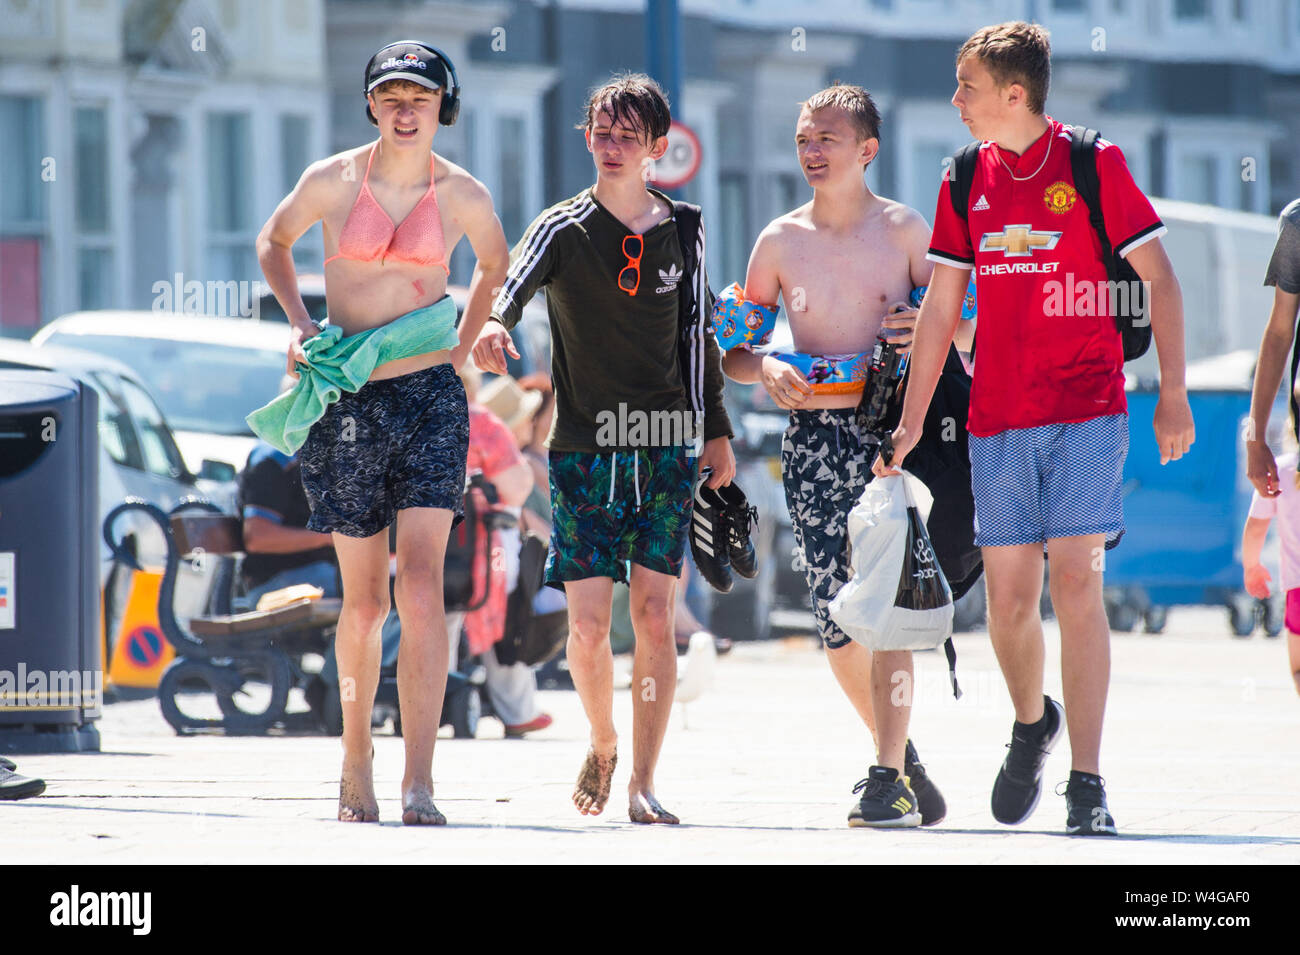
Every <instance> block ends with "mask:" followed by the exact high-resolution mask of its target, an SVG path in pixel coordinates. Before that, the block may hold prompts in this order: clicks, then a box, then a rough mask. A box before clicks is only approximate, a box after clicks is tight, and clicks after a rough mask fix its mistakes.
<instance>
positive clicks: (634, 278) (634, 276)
mask: <svg viewBox="0 0 1300 955" xmlns="http://www.w3.org/2000/svg"><path fill="white" fill-rule="evenodd" d="M629 242H631V243H632V247H633V248H634V249H635V250H636V251H635V252H629V251H628V248H627V244H628V243H629ZM644 252H645V240H644V239H642V238H641V236H639V235H625V236H623V254H624V255H626V256H627V265H625V266H623V270H622V271H621V272H619V273H618V287H619V288H621V289H622V290H623V291H624V292H627V294H628V295H635V294H636V290H637V289H638V288H640V287H641V256H642V254H643V253H644Z"/></svg>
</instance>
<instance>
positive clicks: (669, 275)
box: [655, 263, 682, 295]
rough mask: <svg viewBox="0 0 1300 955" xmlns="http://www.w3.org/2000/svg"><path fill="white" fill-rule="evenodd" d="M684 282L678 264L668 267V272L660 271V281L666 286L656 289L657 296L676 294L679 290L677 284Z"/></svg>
mask: <svg viewBox="0 0 1300 955" xmlns="http://www.w3.org/2000/svg"><path fill="white" fill-rule="evenodd" d="M681 280H682V271H681V269H679V268H678V267H677V264H676V263H673V264H671V265H669V266H668V271H666V272H665V271H664V270H663V269H660V270H659V281H660V282H663V283H664V284H663V285H661V286H659V287H658V288H657V289H655V294H657V295H662V294H663V293H665V292H674V291H676V290H677V283H678V282H680V281H681Z"/></svg>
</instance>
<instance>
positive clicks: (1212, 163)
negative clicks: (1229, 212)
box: [1177, 153, 1219, 205]
mask: <svg viewBox="0 0 1300 955" xmlns="http://www.w3.org/2000/svg"><path fill="white" fill-rule="evenodd" d="M1218 179H1219V163H1218V157H1217V156H1214V155H1212V154H1210V153H1186V154H1184V155H1183V157H1182V158H1181V159H1180V160H1179V164H1178V191H1177V198H1179V199H1182V200H1183V201H1185V202H1206V203H1209V204H1210V205H1217V204H1218V201H1219V189H1218Z"/></svg>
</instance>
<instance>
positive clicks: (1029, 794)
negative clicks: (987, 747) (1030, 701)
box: [992, 696, 1065, 826]
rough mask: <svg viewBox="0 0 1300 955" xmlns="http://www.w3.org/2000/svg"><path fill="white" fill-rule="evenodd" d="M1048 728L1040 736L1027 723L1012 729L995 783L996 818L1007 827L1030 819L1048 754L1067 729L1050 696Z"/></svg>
mask: <svg viewBox="0 0 1300 955" xmlns="http://www.w3.org/2000/svg"><path fill="white" fill-rule="evenodd" d="M1043 710H1044V714H1045V716H1046V719H1047V728H1046V730H1044V731H1043V732H1042V733H1041V734H1040V735H1036V734H1035V733H1034V732H1033V730H1031V729H1030V728H1029V727H1027V726H1026V725H1025V724H1024V723H1019V722H1017V723H1014V724H1012V727H1011V742H1010V743H1008V744H1007V750H1008V753H1007V758H1006V759H1005V760H1004V761H1003V763H1002V768H1001V769H999V770H998V778H997V779H996V780H994V781H993V800H992V803H993V818H994V819H996V820H997V821H998V822H1000V823H1003V824H1004V825H1008V826H1015V825H1019V824H1020V823H1022V822H1024V821H1025V820H1026V819H1028V818H1029V816H1030V814H1031V813H1033V811H1034V809H1035V808H1037V806H1038V799H1039V797H1040V796H1042V794H1043V766H1044V764H1046V762H1047V754H1048V753H1050V752H1051V751H1052V747H1053V746H1055V745H1056V741H1057V740H1058V739H1060V737H1061V731H1062V730H1063V729H1065V710H1064V709H1063V708H1062V707H1061V704H1060V703H1057V702H1056V701H1055V700H1054V699H1052V698H1051V697H1050V696H1044V697H1043Z"/></svg>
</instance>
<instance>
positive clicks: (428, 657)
mask: <svg viewBox="0 0 1300 955" xmlns="http://www.w3.org/2000/svg"><path fill="white" fill-rule="evenodd" d="M364 92H365V95H366V115H367V116H368V117H369V118H370V121H371V122H372V123H374V124H375V125H376V126H378V127H379V138H378V140H376V141H375V142H371V143H366V144H365V145H362V146H358V147H356V148H354V149H348V150H345V151H344V152H341V153H339V154H337V155H335V156H330V157H329V158H328V159H322V160H320V161H319V162H315V163H313V164H312V165H311V166H309V167H307V170H306V171H305V172H304V173H303V175H302V178H301V179H300V180H299V182H298V185H297V186H296V187H295V188H294V190H293V192H291V193H290V194H289V195H288V196H287V197H286V198H285V199H284V201H282V202H281V203H280V205H279V207H278V208H277V209H276V210H275V212H274V213H273V214H272V216H271V218H270V219H269V220H268V221H267V223H266V225H265V226H264V227H263V228H262V232H261V235H259V236H258V239H257V251H258V259H259V261H260V262H261V265H262V271H263V272H264V273H265V275H266V279H267V282H268V283H269V284H270V286H271V288H272V290H273V291H274V292H275V296H276V298H277V299H278V300H279V302H280V304H281V305H282V306H283V307H284V310H285V312H286V313H287V314H288V315H289V319H290V321H291V322H292V324H293V335H292V339H291V344H290V348H289V356H288V366H289V371H290V373H291V374H294V373H295V371H296V368H295V366H300V365H301V366H304V370H303V380H302V381H300V382H299V385H298V388H306V387H307V385H308V384H309V383H310V380H311V375H312V369H310V368H307V367H305V366H309V365H314V364H317V363H319V364H326V363H328V362H329V361H330V359H331V357H333V358H334V360H335V362H337V361H338V355H339V348H338V347H336V346H335V345H334V342H335V341H338V342H339V345H341V346H344V347H345V348H346V347H347V346H349V343H351V344H355V343H356V342H358V341H360V340H361V338H360V336H363V335H365V336H367V339H366V340H367V341H369V340H370V339H375V340H378V341H382V342H390V343H391V342H395V341H396V340H398V339H399V338H400V339H402V340H404V341H406V342H407V347H405V348H403V349H400V350H397V351H396V352H389V354H391V353H396V354H400V355H402V357H398V358H395V359H393V360H387V361H383V362H382V363H379V364H377V365H374V367H373V370H372V371H370V373H369V375H368V378H367V379H365V380H363V381H359V382H357V384H358V386H359V387H358V389H357V390H355V391H352V392H349V391H348V390H347V389H344V393H343V394H342V395H341V396H340V397H339V398H338V400H337V401H335V402H334V403H333V404H331V405H329V406H328V407H327V408H326V409H325V410H324V413H323V416H322V417H320V418H319V420H317V421H316V422H315V423H314V424H313V425H312V426H311V430H310V432H309V433H308V434H307V436H306V443H305V444H303V445H302V451H301V455H300V457H301V461H302V482H303V488H304V490H305V491H306V492H307V496H308V499H309V501H310V503H311V507H312V516H311V520H310V522H309V523H308V525H307V526H308V527H309V528H310V529H311V530H315V531H322V532H331V533H332V534H333V537H334V549H335V552H336V553H337V554H338V562H339V569H340V572H341V575H342V580H343V611H342V615H341V616H340V617H339V624H338V634H337V637H336V638H335V650H336V654H337V657H338V668H339V679H340V689H341V690H342V694H341V697H342V706H343V769H342V776H341V781H340V786H339V810H338V818H339V819H340V820H342V821H345V822H377V821H378V820H379V807H378V803H377V802H376V800H375V791H374V785H373V781H372V775H371V763H372V758H373V755H374V753H373V748H372V746H371V741H370V714H371V707H372V705H373V703H374V697H375V688H376V685H377V683H378V680H379V656H380V646H379V635H380V629H381V627H382V625H383V622H384V618H385V617H386V616H387V614H388V609H389V597H388V577H389V572H388V526H389V525H390V524H391V523H392V522H393V520H394V518H395V519H396V520H397V576H396V582H395V589H394V593H395V595H396V600H397V612H398V615H399V617H400V618H401V624H402V646H401V651H400V654H399V656H398V664H397V681H398V689H399V693H400V696H401V710H402V729H403V739H404V742H405V745H406V771H405V775H404V776H403V779H402V821H403V822H404V823H407V824H408V825H413V824H421V825H442V824H444V823H445V822H446V819H445V818H444V817H443V815H442V813H440V812H439V811H438V809H437V808H436V807H435V806H434V802H433V748H434V742H435V740H436V739H437V735H438V721H439V715H440V713H441V710H442V697H443V691H444V689H445V686H446V682H447V660H448V653H447V630H446V622H445V619H444V616H443V604H442V567H443V557H444V552H445V549H446V541H447V536H448V533H449V532H450V530H451V527H452V525H453V521H455V520H459V519H460V515H461V500H462V496H463V494H464V481H465V454H466V448H467V445H468V440H469V421H468V411H467V408H466V403H465V391H464V388H463V387H462V386H461V383H460V380H459V379H458V378H457V377H456V371H455V367H454V366H458V365H459V364H461V363H462V362H463V361H464V360H465V357H466V355H467V354H468V351H469V347H470V345H471V344H472V342H473V341H474V337H475V335H476V334H477V333H478V330H479V328H481V327H482V324H483V322H484V320H485V319H486V318H487V315H488V310H489V308H490V306H491V295H492V289H493V288H495V287H497V286H500V285H501V284H502V282H504V280H505V275H506V267H507V264H508V246H507V245H506V239H505V235H504V234H503V233H502V230H501V224H500V222H498V221H497V217H496V214H495V212H494V211H493V206H492V197H491V196H490V195H489V194H488V191H487V189H486V188H484V186H483V185H482V183H480V182H478V181H477V180H475V179H474V178H473V177H472V176H470V175H469V173H467V172H466V171H465V170H464V169H461V168H460V167H458V166H456V165H454V164H453V163H450V162H448V161H447V160H445V159H443V158H442V157H441V156H438V155H436V154H435V153H433V152H432V145H433V136H434V133H435V132H436V131H437V128H438V125H439V124H440V123H441V124H442V125H448V126H449V125H451V124H452V123H453V122H455V119H456V111H457V108H458V106H459V103H458V100H459V94H460V89H459V84H458V83H457V81H456V76H455V70H454V69H453V68H452V66H451V64H450V62H448V60H447V58H446V57H445V56H443V55H442V54H441V53H439V52H438V51H437V50H435V49H433V48H432V47H428V46H425V45H424V44H422V43H416V42H412V41H403V42H400V43H394V44H391V45H389V46H386V47H384V48H383V49H381V50H380V51H379V52H378V53H376V54H375V55H374V56H373V57H372V58H371V60H370V62H369V64H368V65H367V66H366V72H365V86H364ZM316 222H320V223H322V228H323V230H324V237H325V250H326V252H327V253H328V257H327V258H326V260H325V293H326V297H327V299H328V301H329V316H330V317H329V325H330V326H333V327H336V328H338V329H340V330H341V331H342V334H343V337H342V339H341V340H340V339H338V338H337V332H333V331H331V330H329V326H327V330H326V331H324V332H321V329H319V328H318V327H317V326H315V325H314V324H313V323H312V321H311V320H310V318H309V317H308V314H307V309H306V307H305V306H304V305H303V301H302V296H301V295H300V294H299V291H298V282H297V278H296V275H295V272H294V264H293V255H292V251H291V249H292V246H293V244H294V242H296V241H297V240H298V238H299V237H300V236H301V235H302V234H303V233H304V232H306V231H307V230H308V229H309V228H310V227H311V226H312V225H313V224H314V223H316ZM462 237H467V238H468V239H469V241H470V245H471V246H472V247H473V249H474V254H475V255H476V256H477V258H478V265H477V267H476V269H475V271H474V277H473V281H472V282H471V283H470V291H469V302H468V304H467V306H466V309H465V317H464V326H463V328H462V329H461V337H460V339H459V341H460V344H458V339H457V333H456V328H455V323H456V308H455V306H454V305H453V304H452V302H451V299H450V298H449V297H447V294H446V291H447V274H448V267H447V262H448V260H449V259H450V258H451V252H452V249H454V248H455V246H456V244H457V243H458V242H459V241H460V240H461V238H462ZM318 333H319V335H320V337H319V340H318V341H316V342H313V341H312V339H313V338H314V337H316V336H317V335H318ZM381 347H382V346H381ZM384 354H385V353H384V352H382V351H381V353H380V357H383V356H384ZM289 394H290V395H293V394H294V392H290V393H289Z"/></svg>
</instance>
